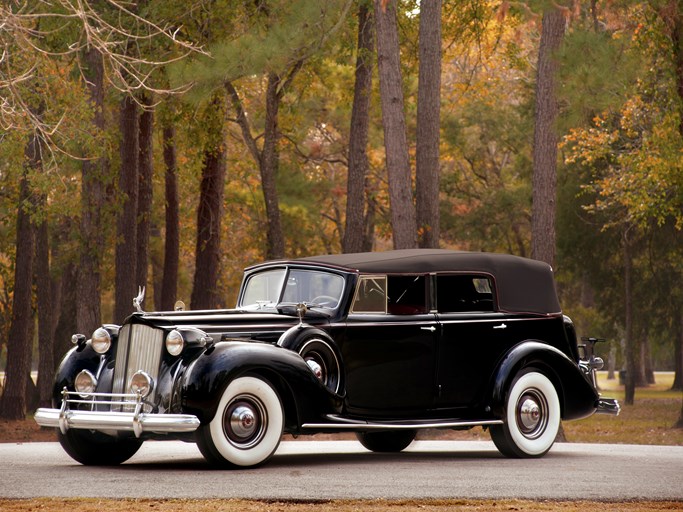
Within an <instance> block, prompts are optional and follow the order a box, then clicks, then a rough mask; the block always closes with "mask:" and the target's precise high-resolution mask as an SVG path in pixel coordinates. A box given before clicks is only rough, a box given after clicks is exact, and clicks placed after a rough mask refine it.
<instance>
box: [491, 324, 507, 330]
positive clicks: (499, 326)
mask: <svg viewBox="0 0 683 512" xmlns="http://www.w3.org/2000/svg"><path fill="white" fill-rule="evenodd" d="M493 328H494V329H507V328H508V326H507V325H505V324H500V325H494V326H493Z"/></svg>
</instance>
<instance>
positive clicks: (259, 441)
mask: <svg viewBox="0 0 683 512" xmlns="http://www.w3.org/2000/svg"><path fill="white" fill-rule="evenodd" d="M283 427H284V412H283V408H282V402H281V400H280V397H279V395H278V393H277V391H276V390H275V389H274V388H273V386H271V384H270V383H269V382H267V381H266V380H264V379H262V378H261V377H257V376H246V377H239V378H237V379H235V380H233V381H232V382H231V383H230V384H229V385H228V386H227V387H226V388H225V391H224V392H223V395H222V396H221V399H220V402H219V404H218V409H217V410H216V415H215V416H214V418H213V420H211V422H210V423H208V424H206V425H202V426H201V427H200V428H199V429H198V431H197V445H198V446H199V450H200V451H201V452H202V455H204V458H205V459H206V460H207V461H209V462H210V463H212V464H216V465H220V466H230V467H245V468H246V467H254V466H258V465H259V464H262V463H264V462H266V461H267V460H268V459H269V458H270V457H271V456H272V455H273V453H275V450H276V449H277V447H278V446H279V444H280V438H281V437H282V431H283Z"/></svg>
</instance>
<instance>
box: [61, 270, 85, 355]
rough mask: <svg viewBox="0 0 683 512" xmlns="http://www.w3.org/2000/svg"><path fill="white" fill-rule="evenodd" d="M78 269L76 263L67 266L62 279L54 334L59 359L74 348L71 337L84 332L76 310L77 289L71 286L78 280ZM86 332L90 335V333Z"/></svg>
mask: <svg viewBox="0 0 683 512" xmlns="http://www.w3.org/2000/svg"><path fill="white" fill-rule="evenodd" d="M76 267H77V265H76V264H74V263H70V264H69V265H67V266H66V268H65V269H64V270H63V273H62V277H61V279H60V288H61V291H60V293H59V295H61V298H60V300H59V317H58V318H57V319H56V325H55V334H54V350H55V354H57V355H58V356H59V357H61V356H62V355H63V354H64V353H66V352H67V351H68V350H69V348H71V347H72V346H73V345H72V344H71V335H72V334H74V333H76V332H84V331H80V330H79V329H78V328H77V327H78V326H77V324H76V317H77V313H76V308H77V302H78V300H77V297H76V289H75V288H74V287H73V286H71V283H73V282H74V281H76V280H77V279H78V269H77V268H76ZM55 296H57V294H55ZM86 332H88V333H90V332H89V331H86Z"/></svg>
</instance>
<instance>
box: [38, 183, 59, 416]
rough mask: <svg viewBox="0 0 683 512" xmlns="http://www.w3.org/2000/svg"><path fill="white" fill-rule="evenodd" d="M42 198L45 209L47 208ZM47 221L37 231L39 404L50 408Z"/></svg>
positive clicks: (51, 361) (50, 291)
mask: <svg viewBox="0 0 683 512" xmlns="http://www.w3.org/2000/svg"><path fill="white" fill-rule="evenodd" d="M45 203H46V201H45V197H44V196H43V197H41V208H45V207H46V204H45ZM47 227H48V226H47V220H45V219H43V221H42V222H41V223H40V224H39V225H38V226H37V229H36V261H35V275H36V294H37V296H38V348H39V359H38V396H39V398H38V404H39V406H41V407H49V406H50V404H51V402H52V381H53V379H54V373H55V355H54V327H55V322H54V316H55V314H54V306H55V302H54V301H53V283H52V279H51V277H50V247H49V241H48V229H47Z"/></svg>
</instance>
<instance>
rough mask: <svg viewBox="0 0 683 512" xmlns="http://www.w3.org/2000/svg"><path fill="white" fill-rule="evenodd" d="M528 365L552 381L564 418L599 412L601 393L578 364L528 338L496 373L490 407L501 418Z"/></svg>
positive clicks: (553, 349) (568, 418)
mask: <svg viewBox="0 0 683 512" xmlns="http://www.w3.org/2000/svg"><path fill="white" fill-rule="evenodd" d="M526 368H534V369H537V370H539V371H541V372H542V373H543V374H545V375H546V377H548V378H549V379H550V380H551V381H552V383H553V384H554V386H555V389H556V390H557V394H558V396H559V398H560V403H561V407H562V419H563V420H574V419H580V418H585V417H587V416H590V415H591V414H593V413H594V412H595V408H596V403H597V400H598V398H599V395H598V392H597V390H596V389H595V388H594V387H593V385H592V383H590V382H588V380H587V379H586V378H585V377H584V375H583V373H582V372H581V370H580V369H579V367H578V365H577V364H576V363H575V362H574V361H572V360H571V359H570V358H569V357H567V355H566V354H564V353H563V352H561V351H560V350H558V349H556V348H555V347H552V346H550V345H547V344H546V343H541V342H539V341H534V340H527V341H524V342H522V343H520V344H518V345H515V346H514V347H513V348H512V349H511V350H510V351H509V352H508V353H507V354H506V355H505V357H503V359H502V360H501V362H500V364H499V365H498V368H497V369H496V372H495V373H494V378H493V381H492V383H491V393H490V395H489V396H490V402H489V406H490V408H491V411H492V412H493V413H494V414H495V415H496V416H497V417H499V418H502V417H504V415H505V412H504V411H505V400H506V398H507V392H508V390H509V389H510V387H511V386H512V384H513V382H514V380H515V377H516V376H517V374H518V373H519V372H520V371H522V370H524V369H526Z"/></svg>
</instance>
